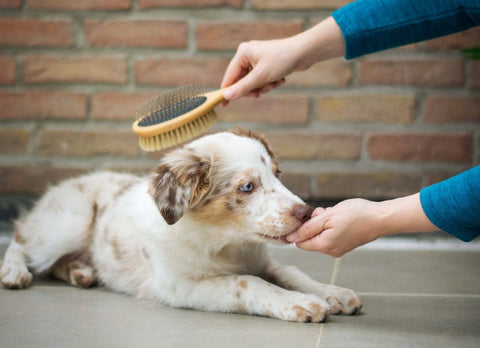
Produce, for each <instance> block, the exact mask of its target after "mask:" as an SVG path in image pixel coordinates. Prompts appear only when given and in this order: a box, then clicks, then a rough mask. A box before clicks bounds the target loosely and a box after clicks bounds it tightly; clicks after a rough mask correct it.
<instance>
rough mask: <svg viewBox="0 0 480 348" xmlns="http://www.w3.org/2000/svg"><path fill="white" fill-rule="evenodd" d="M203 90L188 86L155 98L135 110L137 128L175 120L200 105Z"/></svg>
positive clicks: (198, 87)
mask: <svg viewBox="0 0 480 348" xmlns="http://www.w3.org/2000/svg"><path fill="white" fill-rule="evenodd" d="M202 93H204V89H203V88H202V87H200V86H195V85H190V86H183V87H179V88H176V89H174V90H172V91H170V92H167V93H164V94H161V95H159V96H156V97H154V98H152V99H150V100H149V101H147V102H146V103H145V104H143V105H142V106H141V107H140V108H138V109H137V112H136V115H135V118H136V119H137V120H139V126H141V127H144V126H150V125H155V124H159V123H162V122H165V121H168V120H171V119H173V118H176V117H178V116H180V115H182V114H184V113H186V112H188V111H190V110H193V109H195V108H196V107H197V106H198V105H199V104H201V103H202V101H203V99H204V98H203V99H202V97H199V96H200V95H201V94H202Z"/></svg>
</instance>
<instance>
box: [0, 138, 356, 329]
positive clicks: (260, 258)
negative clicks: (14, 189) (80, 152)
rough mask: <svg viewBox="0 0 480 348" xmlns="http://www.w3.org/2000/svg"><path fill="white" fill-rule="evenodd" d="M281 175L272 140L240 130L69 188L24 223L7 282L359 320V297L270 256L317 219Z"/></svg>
mask: <svg viewBox="0 0 480 348" xmlns="http://www.w3.org/2000/svg"><path fill="white" fill-rule="evenodd" d="M278 172H279V170H278V163H277V161H276V160H275V157H274V155H273V150H272V148H271V147H270V145H269V144H268V141H267V140H266V139H265V138H264V137H263V136H261V135H258V134H255V133H252V132H249V131H246V130H242V129H239V130H236V131H235V132H234V133H231V132H222V133H217V134H213V135H208V136H205V137H202V138H199V139H197V140H195V141H192V142H191V143H188V144H186V145H184V146H182V147H177V148H175V149H173V150H171V151H170V152H168V153H166V154H165V155H164V156H163V157H162V159H161V160H160V163H159V165H158V166H157V168H155V169H154V171H153V173H152V174H151V175H149V176H146V177H137V176H134V175H128V174H119V173H113V172H102V173H96V174H90V175H86V176H82V177H78V178H74V179H70V180H67V181H65V182H63V183H61V184H59V185H58V186H55V187H53V188H51V189H50V190H49V191H48V192H47V193H46V194H45V196H44V197H43V198H41V199H40V200H39V202H38V203H37V204H36V205H35V207H34V208H33V210H32V211H31V212H30V213H29V214H28V215H27V216H26V217H24V218H23V219H21V220H19V221H17V222H16V225H15V226H16V227H15V229H16V230H15V234H14V239H13V240H12V242H11V244H10V246H9V248H8V250H7V253H6V255H5V262H3V265H2V266H1V270H0V277H1V281H2V283H3V284H4V285H5V286H6V287H8V288H25V287H28V286H29V285H30V283H31V281H32V273H44V272H50V273H51V274H52V275H53V276H55V277H57V278H59V279H62V280H64V281H66V282H68V283H71V284H72V285H75V286H77V287H90V286H93V285H94V284H101V285H104V286H106V287H108V288H110V289H112V290H115V291H119V292H124V293H128V294H132V295H135V296H137V297H140V298H145V299H151V300H153V301H157V302H160V303H163V304H166V305H170V306H175V307H187V308H195V309H199V310H207V311H220V312H240V313H248V314H256V315H264V316H268V317H272V318H279V319H283V320H290V321H314V322H318V321H323V320H324V319H325V317H326V315H327V314H328V313H330V312H331V313H346V314H352V313H355V312H356V311H358V310H359V309H360V307H361V302H360V300H359V299H358V297H357V296H356V295H355V294H354V293H353V292H352V291H351V290H348V289H342V288H338V287H335V286H331V285H324V284H320V283H317V282H315V281H313V280H312V279H310V278H309V277H307V276H306V275H304V274H303V273H301V272H300V271H299V270H297V269H295V268H293V267H286V266H281V265H279V264H277V263H276V262H275V261H273V260H272V259H270V257H269V256H268V253H267V252H266V249H265V242H269V243H276V244H286V243H287V241H286V238H285V236H286V235H287V234H288V233H290V232H293V231H295V230H296V229H297V228H298V227H299V226H300V225H301V224H302V223H303V222H305V221H306V220H307V219H309V217H310V214H311V212H312V208H311V207H309V206H307V205H306V204H305V203H304V202H303V201H302V200H301V199H300V198H298V197H297V196H295V195H294V194H293V193H292V192H290V191H289V190H288V189H286V188H285V187H284V186H283V185H282V184H281V183H280V181H279V180H278V178H277V176H278Z"/></svg>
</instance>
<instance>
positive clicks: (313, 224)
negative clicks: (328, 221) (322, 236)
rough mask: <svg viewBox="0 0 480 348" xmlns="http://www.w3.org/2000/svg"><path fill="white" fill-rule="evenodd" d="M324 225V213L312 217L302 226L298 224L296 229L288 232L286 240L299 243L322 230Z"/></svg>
mask: <svg viewBox="0 0 480 348" xmlns="http://www.w3.org/2000/svg"><path fill="white" fill-rule="evenodd" d="M324 225H325V217H324V215H319V216H316V217H313V218H311V219H310V220H308V221H307V222H305V223H304V224H303V225H302V226H300V227H299V228H298V230H296V231H295V232H293V233H290V234H289V235H288V236H287V240H288V241H289V242H295V243H300V242H303V241H305V240H308V239H311V238H313V237H314V236H316V235H317V234H319V233H321V232H323V230H324Z"/></svg>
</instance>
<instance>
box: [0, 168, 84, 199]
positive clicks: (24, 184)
mask: <svg viewBox="0 0 480 348" xmlns="http://www.w3.org/2000/svg"><path fill="white" fill-rule="evenodd" d="M86 172H87V171H86V170H81V169H74V168H55V167H47V166H40V167H25V166H3V167H0V178H2V180H0V193H3V194H40V193H43V192H45V190H46V189H47V187H48V186H50V185H53V184H56V183H59V182H60V181H61V180H64V179H66V178H69V177H73V176H77V175H80V174H84V173H86Z"/></svg>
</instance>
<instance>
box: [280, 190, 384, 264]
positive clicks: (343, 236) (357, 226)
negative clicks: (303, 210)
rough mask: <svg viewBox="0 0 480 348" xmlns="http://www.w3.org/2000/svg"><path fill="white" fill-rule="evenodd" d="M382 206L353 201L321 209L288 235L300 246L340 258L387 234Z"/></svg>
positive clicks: (316, 210)
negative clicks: (382, 224) (382, 221)
mask: <svg viewBox="0 0 480 348" xmlns="http://www.w3.org/2000/svg"><path fill="white" fill-rule="evenodd" d="M381 217H382V214H381V212H380V205H379V203H376V202H372V201H368V200H365V199H359V198H356V199H349V200H346V201H343V202H340V203H339V204H337V205H335V206H334V207H331V208H327V209H324V208H317V209H315V211H314V212H313V214H312V218H311V219H310V220H308V221H307V222H306V223H304V224H303V225H302V226H301V227H300V228H299V229H298V230H297V231H296V232H294V233H292V234H290V235H288V236H287V239H288V240H289V241H290V242H295V244H296V245H297V247H299V248H301V249H304V250H310V251H320V252H322V253H325V254H328V255H331V256H333V257H340V256H342V255H344V254H345V253H347V252H349V251H351V250H353V249H355V248H356V247H358V246H360V245H363V244H366V243H368V242H371V241H373V240H375V239H377V238H378V237H380V236H381V235H382V233H384V232H386V230H382V228H381V226H380V225H379V223H380V221H381Z"/></svg>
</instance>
